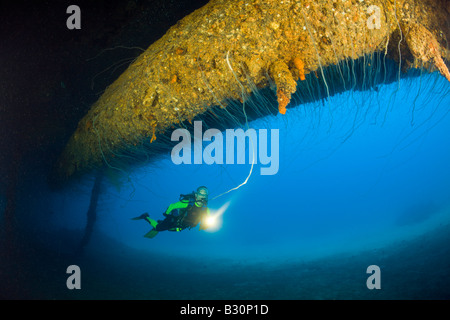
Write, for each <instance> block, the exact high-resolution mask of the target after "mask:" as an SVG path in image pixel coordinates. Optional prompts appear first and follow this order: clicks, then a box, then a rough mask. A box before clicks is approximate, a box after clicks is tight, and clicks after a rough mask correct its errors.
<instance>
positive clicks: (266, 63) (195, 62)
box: [57, 0, 449, 180]
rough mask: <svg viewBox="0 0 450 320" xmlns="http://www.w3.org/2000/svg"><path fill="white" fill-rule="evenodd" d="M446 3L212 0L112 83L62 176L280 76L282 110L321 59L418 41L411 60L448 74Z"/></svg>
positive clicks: (81, 130)
mask: <svg viewBox="0 0 450 320" xmlns="http://www.w3.org/2000/svg"><path fill="white" fill-rule="evenodd" d="M439 3H441V1H440V0H425V1H423V0H339V1H338V0H333V1H329V0H323V1H316V0H314V1H313V0H304V1H293V0H283V1H280V0H248V1H243V0H212V1H211V2H209V3H208V4H207V5H205V6H204V7H202V8H200V9H198V10H196V11H194V12H193V13H191V14H190V15H188V16H187V17H185V18H183V19H182V20H180V21H179V22H178V23H177V24H176V25H175V26H173V27H171V28H170V29H169V30H168V32H167V33H166V34H165V35H164V36H163V37H162V38H161V39H159V40H158V41H156V42H155V43H153V44H152V45H150V47H149V48H148V49H147V50H146V51H145V52H144V53H142V54H141V55H140V56H139V57H138V58H137V59H136V61H135V62H134V63H133V64H131V65H130V66H129V67H128V69H127V70H126V71H125V72H124V73H123V74H122V75H121V76H120V77H119V78H118V79H117V80H116V81H115V82H114V83H112V84H111V85H110V86H109V87H108V88H107V89H106V90H105V92H104V94H103V95H102V96H101V97H100V98H99V100H98V101H97V102H96V103H94V105H93V106H92V108H91V109H90V111H89V112H88V114H87V115H86V116H85V117H84V118H83V119H82V120H81V121H80V123H79V125H78V128H77V129H76V131H75V133H74V134H73V135H72V137H71V138H70V140H69V142H68V144H67V146H66V148H65V150H64V151H63V153H62V155H61V157H60V160H59V162H58V166H57V170H58V176H59V178H60V179H62V180H64V179H67V178H69V177H71V176H72V175H73V174H76V173H80V172H83V171H86V170H88V169H91V168H93V167H98V166H101V165H102V164H103V163H104V162H106V163H108V161H109V160H111V159H113V158H114V157H116V156H117V154H120V153H121V152H123V151H124V150H127V149H130V147H132V146H139V145H142V144H143V141H146V143H147V145H150V148H151V147H155V148H156V145H157V144H158V142H159V141H161V140H160V139H158V138H157V137H158V136H159V137H161V136H163V135H164V134H165V133H167V132H168V130H170V128H171V127H172V126H177V125H180V123H182V122H185V121H186V120H187V121H189V122H190V121H191V120H192V119H193V118H194V117H196V116H198V115H201V114H203V113H205V112H206V111H208V110H211V108H213V107H217V106H218V105H219V106H221V107H222V108H227V107H229V106H230V101H235V100H241V101H242V96H243V94H242V93H243V92H244V93H245V95H247V96H248V95H250V94H251V93H252V92H254V91H255V90H259V89H262V88H265V87H268V86H269V85H270V84H273V83H274V84H275V85H276V94H277V100H278V111H279V112H280V113H285V112H286V108H287V107H288V106H289V103H290V100H291V96H292V94H293V93H295V91H296V86H297V82H298V81H302V80H303V79H305V76H307V75H308V74H309V73H313V74H315V75H317V70H318V69H320V70H319V71H320V72H319V74H321V75H323V69H322V68H325V67H327V66H332V65H338V64H339V62H343V61H344V62H345V61H348V60H350V59H357V58H359V57H362V56H364V55H370V54H373V53H374V52H377V51H378V52H386V53H387V54H388V55H389V56H391V57H393V58H394V59H397V61H398V62H400V63H402V62H403V61H401V60H402V57H403V60H404V59H405V57H408V55H407V54H406V53H404V51H408V50H409V51H410V54H409V57H410V59H416V60H418V61H423V62H431V63H433V64H434V65H435V66H436V67H437V68H438V69H439V70H440V72H441V73H442V74H444V75H446V77H447V78H448V69H447V67H446V65H445V64H444V63H443V61H442V58H441V56H442V54H444V53H446V52H445V49H443V48H444V47H443V46H442V44H443V43H445V41H446V35H447V36H448V35H449V32H448V29H445V28H448V26H447V19H448V12H447V11H446V10H445V9H444V10H442V8H440V7H439V6H440V4H439ZM370 6H376V7H377V8H380V10H379V11H378V14H379V17H377V18H378V19H379V22H380V23H379V28H368V25H367V21H368V19H369V18H370V17H371V14H370V13H368V8H369V7H370ZM399 32H400V34H401V35H403V34H406V43H407V45H408V46H409V49H408V47H406V46H405V41H403V42H402V41H398V46H397V45H392V43H393V42H394V41H395V39H396V38H395V36H394V35H395V34H398V33H399ZM439 34H441V35H443V36H442V37H441V38H439V39H437V37H438V35H439ZM401 39H403V37H401ZM400 44H401V45H400ZM391 46H392V47H391ZM394 48H395V49H394ZM397 48H401V50H402V52H395V51H396V50H397ZM399 53H400V54H399ZM446 54H447V53H446ZM227 57H229V60H230V59H232V61H233V69H234V74H233V72H232V70H230V68H229V67H228V66H227V59H226V58H227ZM403 65H405V64H403ZM236 77H237V79H238V80H239V83H238V82H237V81H236ZM323 80H324V81H325V79H323ZM242 102H243V101H242ZM227 111H229V114H230V115H231V116H233V114H232V112H237V111H236V109H232V108H227ZM94 123H95V128H94ZM94 129H95V130H94ZM97 133H98V134H97ZM150 142H152V143H151V144H150ZM99 145H100V147H99ZM99 149H101V150H99Z"/></svg>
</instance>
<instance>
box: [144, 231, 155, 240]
mask: <svg viewBox="0 0 450 320" xmlns="http://www.w3.org/2000/svg"><path fill="white" fill-rule="evenodd" d="M157 234H158V231H156V230H155V229H152V230H150V231H149V232H147V233H146V234H145V235H144V237H146V238H149V239H152V238H154V237H156V235H157Z"/></svg>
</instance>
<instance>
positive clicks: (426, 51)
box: [404, 24, 450, 81]
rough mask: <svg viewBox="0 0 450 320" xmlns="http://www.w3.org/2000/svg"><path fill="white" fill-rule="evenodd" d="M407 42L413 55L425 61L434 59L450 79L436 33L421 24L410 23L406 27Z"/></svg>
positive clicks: (442, 72)
mask: <svg viewBox="0 0 450 320" xmlns="http://www.w3.org/2000/svg"><path fill="white" fill-rule="evenodd" d="M404 28H405V29H406V30H407V31H408V33H407V34H406V42H407V44H408V47H409V49H410V50H411V52H412V54H413V56H414V57H415V58H416V59H418V60H421V61H423V62H428V61H432V62H433V63H434V65H435V67H436V68H437V69H438V70H439V71H440V72H441V74H442V75H443V76H444V77H445V78H446V79H447V80H448V81H450V72H449V71H448V68H447V66H446V64H445V62H444V60H442V57H441V53H440V46H439V43H438V42H437V40H436V38H435V37H434V35H433V34H432V33H431V32H430V31H428V30H427V29H426V28H425V27H424V26H422V25H420V24H410V25H407V26H405V27H404Z"/></svg>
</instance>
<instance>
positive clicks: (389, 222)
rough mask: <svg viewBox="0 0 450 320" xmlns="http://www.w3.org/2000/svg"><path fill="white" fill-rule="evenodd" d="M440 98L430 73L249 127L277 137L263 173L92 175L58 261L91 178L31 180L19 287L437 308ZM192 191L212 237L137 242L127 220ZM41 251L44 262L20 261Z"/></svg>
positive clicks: (446, 154) (173, 169) (445, 155)
mask: <svg viewBox="0 0 450 320" xmlns="http://www.w3.org/2000/svg"><path fill="white" fill-rule="evenodd" d="M449 89H450V86H449V84H448V83H447V82H446V80H445V79H444V78H443V77H442V76H440V75H439V74H438V73H433V74H428V75H423V76H421V77H420V78H419V79H406V80H402V81H401V82H400V83H393V84H391V85H384V86H381V87H379V90H378V92H375V91H365V92H345V93H343V94H340V95H336V96H334V97H330V98H329V99H328V100H327V101H325V102H324V103H314V104H306V105H301V106H298V107H296V108H291V109H288V112H287V113H286V115H277V116H273V117H267V118H264V119H261V120H258V121H255V122H250V123H249V127H251V128H254V129H279V171H278V173H277V174H275V175H261V174H260V169H261V166H262V165H261V164H260V163H257V164H255V165H254V167H253V170H252V171H251V174H250V170H251V169H252V165H251V163H249V161H247V162H246V164H241V165H237V164H234V165H232V164H224V165H217V164H213V165H206V164H201V165H194V164H191V165H183V164H182V165H175V164H173V162H172V161H171V159H170V157H169V156H167V157H166V159H164V160H161V161H158V162H157V163H154V164H150V165H149V166H147V167H142V168H140V169H138V170H134V171H132V172H130V171H126V169H124V170H125V171H126V174H125V175H123V176H122V177H121V180H120V181H121V183H117V181H115V182H113V181H112V180H108V178H105V181H104V187H103V192H102V193H101V195H100V200H99V205H98V210H97V221H96V225H95V229H94V233H93V236H92V239H91V242H90V243H89V244H88V247H87V248H86V253H85V255H84V256H81V257H80V256H73V255H71V250H73V247H74V246H75V244H76V243H77V241H79V239H81V237H82V233H83V229H84V226H85V224H86V211H87V208H88V206H89V200H90V191H91V188H92V185H93V178H91V177H87V178H86V179H85V180H83V181H82V182H80V183H79V184H77V185H75V186H72V187H70V188H69V189H66V190H64V191H59V192H56V191H45V190H46V187H45V183H42V184H39V183H36V184H35V185H34V187H28V188H25V190H26V193H27V198H26V201H22V202H21V204H20V208H19V209H20V210H22V211H23V212H27V214H26V215H25V216H27V217H28V218H27V219H23V220H24V221H23V222H22V226H23V228H25V229H27V228H28V229H30V230H32V231H33V237H35V238H34V241H33V244H32V245H30V247H31V248H28V249H27V250H32V248H34V247H36V248H39V249H36V250H35V251H36V252H37V253H36V252H35V251H33V253H31V254H30V257H31V258H30V260H31V261H28V262H27V263H25V264H24V268H27V267H25V266H29V268H30V269H32V266H31V265H32V264H33V263H34V262H36V261H37V260H39V261H41V262H39V263H38V264H39V267H37V268H41V269H42V270H45V271H40V273H39V274H36V273H33V272H31V271H23V272H22V273H20V272H19V273H20V274H25V275H24V276H23V277H24V278H26V279H28V278H32V279H34V280H33V281H31V283H30V281H28V282H26V283H27V285H25V287H26V286H28V289H27V295H28V296H30V297H33V298H36V297H38V298H40V297H43V298H69V299H71V298H107V299H108V298H138V299H359V298H363V299H379V298H382V299H405V298H406V299H448V298H450V289H448V288H449V286H448V285H449V284H450V281H449V277H448V274H449V272H450V252H449V250H448V248H447V247H448V244H449V236H448V231H449V222H450V165H449V163H450V142H449V141H450V130H449V128H450V115H449V114H448V113H449V112H450V109H449V106H450V94H449ZM244 129H245V128H244ZM205 145H206V143H205V144H204V146H205ZM247 148H251V146H249V145H247ZM247 151H248V150H247ZM247 178H248V180H247V181H246V179H247ZM245 181H246V183H244V182H245ZM200 185H206V186H207V187H208V188H209V190H210V199H211V200H210V203H209V207H210V209H211V210H212V212H213V213H214V212H216V211H217V210H219V209H220V208H226V210H225V211H224V212H223V214H222V215H221V219H220V227H219V228H217V230H214V231H209V232H208V231H199V230H198V228H195V229H192V230H184V231H182V232H178V233H174V232H160V233H159V234H158V235H157V237H155V238H154V239H147V238H144V237H143V235H144V234H145V233H146V232H147V231H149V225H148V224H147V223H145V222H144V221H133V220H130V219H131V218H132V217H135V216H138V215H140V214H141V213H143V212H148V213H149V214H150V215H151V216H152V217H153V218H155V219H161V218H162V217H163V216H162V213H163V212H164V211H165V210H166V208H167V207H168V205H169V204H170V203H172V202H176V201H177V200H178V197H179V195H180V194H182V193H188V192H191V191H194V190H195V189H196V188H197V187H198V186H200ZM239 185H241V186H240V187H239V188H237V189H236V190H232V191H230V192H228V193H226V194H224V195H221V194H222V193H225V192H227V191H229V190H230V189H233V188H236V187H238V186H239ZM30 188H31V189H32V190H31V192H30V190H29V189H30ZM33 188H36V189H38V190H40V191H38V190H36V189H34V190H33ZM219 195H221V196H219ZM216 196H219V197H217V198H215V197H216ZM213 198H215V199H213ZM30 216H39V219H38V220H34V219H33V220H31V221H30V219H29V217H30ZM35 235H37V236H35ZM42 250H43V251H45V252H47V253H46V255H48V260H46V258H45V257H44V258H43V259H42V258H41V259H37V258H36V256H42V254H41V253H40V252H41V251H42ZM34 255H36V256H34ZM43 261H44V262H43ZM45 261H47V262H45ZM32 262H33V263H32ZM69 264H77V265H79V266H80V268H81V271H82V274H83V275H85V276H83V278H82V289H81V290H79V291H77V292H75V291H76V290H75V291H70V290H68V289H67V288H65V279H66V277H67V275H66V274H65V269H62V268H63V267H64V266H66V265H69ZM369 265H378V266H380V269H381V279H382V288H381V289H380V290H376V289H375V290H369V289H368V288H367V287H366V280H367V277H368V274H367V273H366V268H367V267H368V266H369ZM52 266H53V267H52ZM49 268H51V269H52V272H49V271H48V269H49ZM58 268H59V269H58ZM41 269H40V270H41ZM40 278H42V279H44V280H45V281H44V280H42V279H41V280H39V279H40ZM24 281H25V280H24ZM12 286H13V285H12ZM175 287H176V290H174V288H175ZM18 291H19V292H21V291H20V290H19V289H18ZM20 294H21V293H19V294H18V295H20Z"/></svg>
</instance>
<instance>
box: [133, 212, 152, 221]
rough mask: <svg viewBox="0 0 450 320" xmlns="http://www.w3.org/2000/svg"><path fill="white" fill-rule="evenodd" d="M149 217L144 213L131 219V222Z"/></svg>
mask: <svg viewBox="0 0 450 320" xmlns="http://www.w3.org/2000/svg"><path fill="white" fill-rule="evenodd" d="M148 217H150V215H149V214H148V213H147V212H146V213H143V214H141V215H140V216H139V217H135V218H131V220H141V219H145V218H148Z"/></svg>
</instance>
